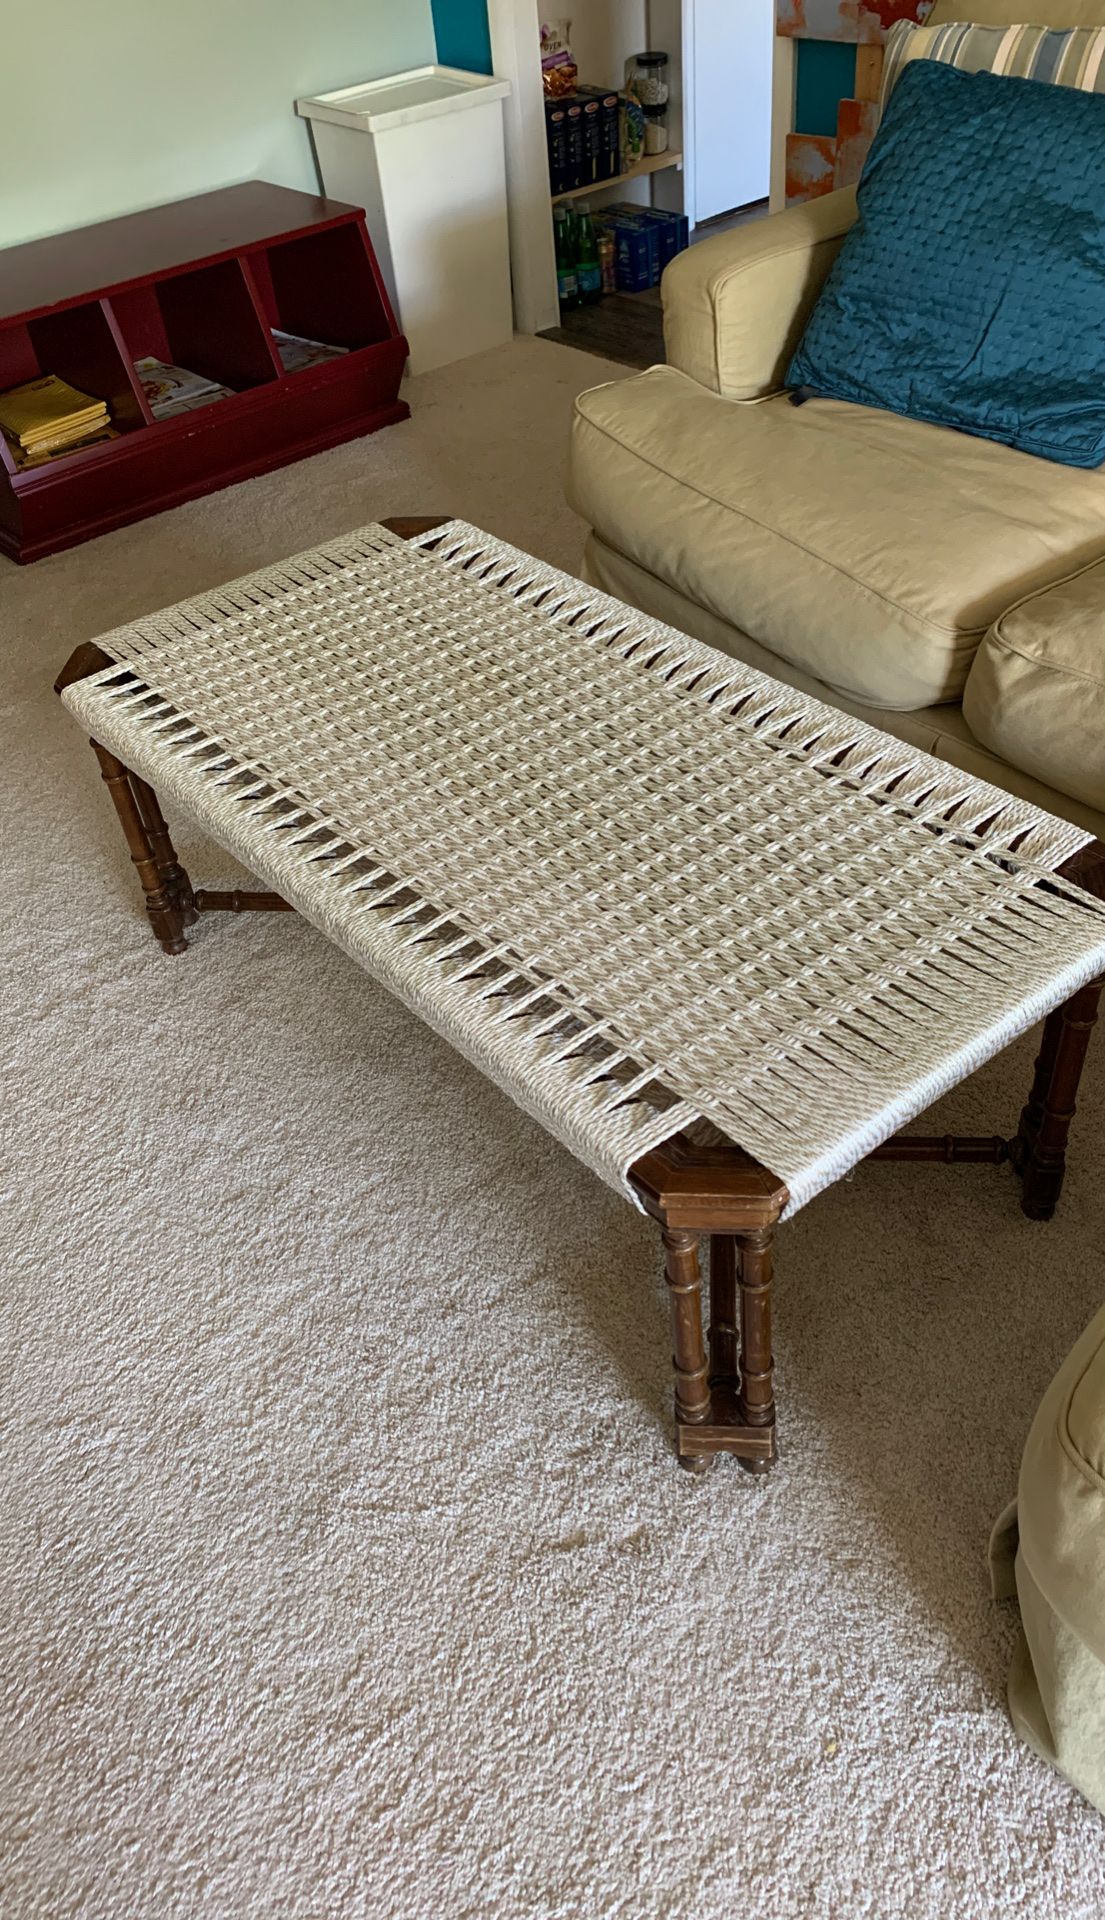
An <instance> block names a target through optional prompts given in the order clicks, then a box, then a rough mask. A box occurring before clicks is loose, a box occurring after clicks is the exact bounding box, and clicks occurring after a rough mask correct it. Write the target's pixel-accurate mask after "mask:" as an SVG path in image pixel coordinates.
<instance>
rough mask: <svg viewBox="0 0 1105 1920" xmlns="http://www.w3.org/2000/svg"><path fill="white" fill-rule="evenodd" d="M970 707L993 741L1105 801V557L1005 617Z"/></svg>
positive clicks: (971, 691)
mask: <svg viewBox="0 0 1105 1920" xmlns="http://www.w3.org/2000/svg"><path fill="white" fill-rule="evenodd" d="M963 710H964V714H965V716H966V719H967V723H968V725H969V726H970V728H971V730H972V732H973V733H975V735H976V736H977V737H978V739H979V740H981V741H982V743H983V745H984V746H987V747H990V748H991V749H992V751H993V752H995V753H1000V754H1001V756H1002V758H1003V759H1006V760H1011V761H1012V763H1013V765H1014V766H1015V767H1021V768H1023V769H1024V771H1025V772H1026V773H1031V774H1035V775H1037V776H1040V775H1043V777H1044V778H1046V779H1048V780H1050V781H1051V783H1052V785H1053V786H1057V787H1058V788H1059V790H1060V792H1062V793H1069V794H1070V795H1071V797H1072V798H1073V799H1075V800H1082V801H1084V802H1085V803H1086V804H1087V805H1088V806H1091V807H1101V808H1105V561H1099V562H1098V563H1097V564H1096V565H1093V566H1089V567H1083V568H1081V569H1080V570H1079V571H1078V572H1077V573H1075V574H1073V575H1071V577H1070V578H1068V579H1066V580H1061V581H1059V583H1058V584H1057V585H1056V586H1053V587H1048V588H1047V589H1046V590H1045V591H1044V592H1043V593H1037V594H1033V595H1032V596H1031V598H1030V599H1028V600H1022V601H1021V603H1020V605H1019V606H1015V607H1012V608H1011V609H1010V611H1009V612H1008V613H1004V614H1002V615H1001V617H1000V619H998V620H996V621H995V623H994V625H993V626H992V627H991V629H990V631H989V633H988V634H987V635H986V638H985V640H984V641H983V643H982V645H981V647H980V648H979V650H978V653H977V655H976V656H975V661H974V664H973V666H972V667H971V672H970V675H969V677H968V680H967V685H966V688H965V690H964V694H963Z"/></svg>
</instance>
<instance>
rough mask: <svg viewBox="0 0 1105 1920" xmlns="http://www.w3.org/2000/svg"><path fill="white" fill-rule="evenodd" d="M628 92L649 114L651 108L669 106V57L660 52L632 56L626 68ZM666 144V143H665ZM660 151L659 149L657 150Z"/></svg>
mask: <svg viewBox="0 0 1105 1920" xmlns="http://www.w3.org/2000/svg"><path fill="white" fill-rule="evenodd" d="M625 85H626V92H627V93H631V94H633V96H634V98H635V99H637V100H639V101H640V103H641V105H642V107H644V109H645V111H646V112H647V111H648V109H649V107H666V106H667V104H668V56H667V54H666V53H660V52H659V51H658V50H656V51H651V52H646V53H634V54H631V55H630V57H629V59H628V60H627V61H626V68H625ZM665 144H666V143H665ZM656 151H657V152H659V151H660V149H659V148H657V149H656Z"/></svg>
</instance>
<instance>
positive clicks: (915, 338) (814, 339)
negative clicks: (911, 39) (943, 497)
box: [787, 60, 1105, 467]
mask: <svg viewBox="0 0 1105 1920" xmlns="http://www.w3.org/2000/svg"><path fill="white" fill-rule="evenodd" d="M1026 157H1027V163H1026ZM858 204H859V218H858V220H857V222H856V225H855V226H854V227H853V229H852V231H851V232H850V233H849V235H848V236H847V238H846V240H845V242H844V245H843V247H842V248H841V251H840V253H839V254H838V256H837V259H836V262H835V264H834V265H833V268H832V271H831V272H830V274H829V277H828V279H827V281H826V283H825V287H824V289H823V291H822V294H821V297H820V299H819V300H818V302H817V305H816V307H815V308H814V311H813V314H812V316H811V319H810V323H809V326H808V327H807V329H806V333H805V335H804V336H803V339H802V341H801V344H800V346H799V348H798V352H797V353H796V355H795V357H794V359H793V361H792V362H791V365H790V368H789V371H788V376H787V377H788V383H789V384H790V385H791V386H793V387H797V388H802V389H806V390H807V391H808V392H811V393H813V394H823V395H827V396H831V397H833V398H836V399H840V400H851V401H854V402H856V403H858V404H859V405H861V406H871V407H887V408H890V409H891V410H892V411H894V412H896V413H905V414H908V415H910V416H911V417H912V418H914V419H919V420H928V421H931V422H933V423H934V424H936V425H940V426H949V427H957V428H959V429H961V430H962V431H965V432H968V433H977V434H981V435H983V436H984V437H985V438H987V439H991V440H1000V441H1004V442H1005V443H1006V444H1007V445H1009V446H1013V447H1017V448H1019V449H1021V450H1022V451H1024V452H1027V453H1034V454H1038V455H1041V456H1042V457H1044V458H1046V459H1051V460H1059V461H1062V462H1064V463H1065V464H1067V465H1070V466H1082V467H1096V466H1099V465H1100V464H1101V463H1102V461H1103V460H1105V96H1100V95H1097V94H1091V93H1081V92H1075V91H1073V90H1072V89H1071V88H1068V87H1052V86H1042V85H1040V83H1039V82H1038V81H1034V80H1017V79H1010V78H1004V77H1003V78H998V77H996V76H994V75H992V74H988V73H973V74H969V73H961V72H960V71H958V69H956V68H954V67H948V66H943V65H941V64H939V63H937V62H936V61H932V60H915V61H913V62H911V63H910V64H909V66H907V68H906V70H905V72H904V73H903V74H902V77H901V79H900V80H899V82H898V84H897V86H896V87H895V89H894V91H893V93H892V94H891V96H890V99H889V101H888V103H887V108H886V112H885V114H884V116H883V121H882V125H881V127H880V128H879V132H878V135H877V136H876V139H875V144H874V146H873V147H872V150H871V154H870V156H869V158H868V162H867V166H866V168H865V170H864V174H863V178H862V180H861V182H860V186H859V191H858Z"/></svg>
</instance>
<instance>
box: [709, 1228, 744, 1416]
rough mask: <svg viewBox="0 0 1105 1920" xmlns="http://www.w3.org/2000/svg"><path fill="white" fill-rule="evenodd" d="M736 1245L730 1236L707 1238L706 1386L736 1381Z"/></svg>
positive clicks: (719, 1234) (729, 1234)
mask: <svg viewBox="0 0 1105 1920" xmlns="http://www.w3.org/2000/svg"><path fill="white" fill-rule="evenodd" d="M738 1339H739V1335H738V1329H737V1243H736V1241H735V1240H734V1238H733V1236H732V1234H731V1233H713V1234H711V1235H710V1385H711V1386H722V1385H726V1384H729V1383H732V1384H733V1386H735V1385H736V1380H737V1353H738Z"/></svg>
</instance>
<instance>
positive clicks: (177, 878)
mask: <svg viewBox="0 0 1105 1920" xmlns="http://www.w3.org/2000/svg"><path fill="white" fill-rule="evenodd" d="M130 784H131V791H132V793H133V794H134V799H135V804H136V805H137V808H138V812H139V815H140V816H141V820H142V825H143V827H144V828H145V830H146V836H147V838H148V840H149V843H150V851H151V852H152V854H153V859H154V865H155V866H156V868H157V871H158V873H159V874H160V875H161V884H162V886H163V887H164V888H165V890H166V892H167V893H170V894H171V895H172V897H173V900H174V902H175V903H176V907H177V911H178V912H179V914H180V917H181V921H182V924H183V925H184V926H186V927H191V926H194V925H195V923H196V921H197V920H198V919H199V915H198V913H197V912H196V908H195V902H194V899H193V895H192V883H191V881H190V880H189V878H188V875H187V874H186V873H185V871H184V868H183V867H182V866H181V864H180V861H179V860H178V859H177V855H176V848H175V847H174V845H173V843H172V840H171V838H170V836H169V828H168V826H167V824H166V820H165V815H164V814H163V813H162V811H161V802H160V801H159V799H158V797H157V795H156V793H155V792H154V790H153V788H152V787H151V786H149V785H148V783H147V782H146V781H145V780H143V779H142V778H141V777H140V776H139V775H138V774H137V773H131V775H130Z"/></svg>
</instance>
